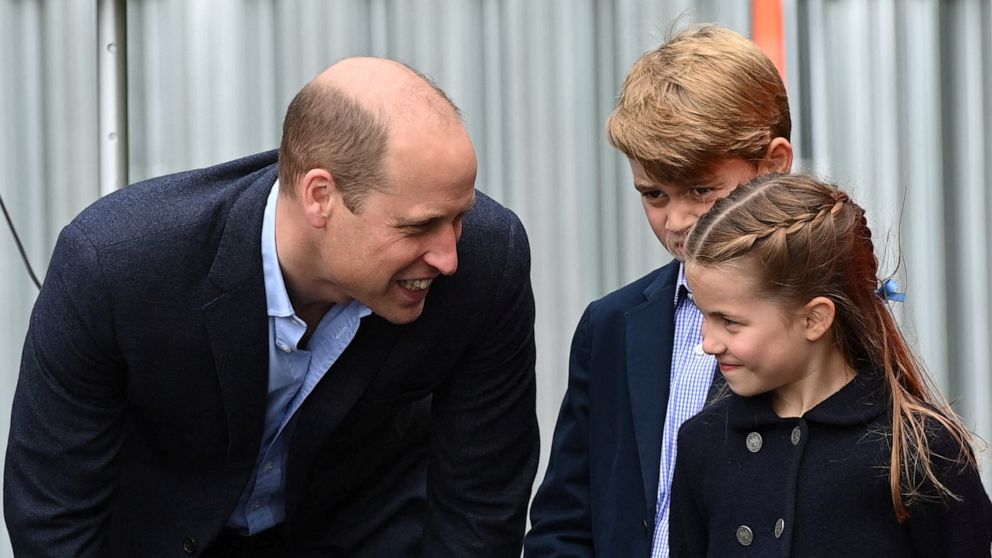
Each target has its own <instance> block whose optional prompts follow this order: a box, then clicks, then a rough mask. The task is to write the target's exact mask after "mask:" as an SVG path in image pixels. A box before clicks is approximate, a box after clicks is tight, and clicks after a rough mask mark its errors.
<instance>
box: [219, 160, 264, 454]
mask: <svg viewBox="0 0 992 558" xmlns="http://www.w3.org/2000/svg"><path fill="white" fill-rule="evenodd" d="M252 177H253V179H254V181H253V182H252V183H250V184H249V185H248V186H247V187H246V188H245V189H244V190H243V191H242V193H241V194H240V196H239V197H238V199H237V200H235V201H234V203H233V204H232V206H231V210H230V211H229V213H228V216H227V220H226V222H225V224H224V232H223V233H222V236H221V241H220V244H219V246H218V249H217V254H216V256H215V257H214V262H213V265H212V266H211V268H210V280H211V282H212V283H213V284H214V285H216V286H217V287H218V289H219V291H220V293H219V294H218V295H217V296H216V297H214V298H213V299H212V300H210V301H209V302H207V303H206V304H205V305H204V306H203V307H202V310H203V315H204V320H205V322H206V325H207V332H208V334H209V336H210V345H211V348H212V349H213V354H214V361H215V365H216V370H217V380H218V383H219V385H220V394H221V400H222V402H223V405H224V414H225V417H226V418H227V432H228V446H227V459H228V463H229V464H231V465H233V466H237V467H254V466H255V461H256V459H257V458H258V449H259V445H260V443H261V439H262V431H263V428H264V423H265V400H266V396H267V393H268V362H269V352H268V348H269V344H268V342H267V338H268V320H267V311H266V305H265V280H264V278H263V276H262V249H261V231H262V219H263V215H264V210H265V200H266V197H267V196H268V193H269V190H270V188H271V187H272V185H273V183H274V182H275V178H276V168H275V166H274V165H273V166H272V167H271V168H270V169H269V170H267V171H266V172H263V173H262V174H261V175H252Z"/></svg>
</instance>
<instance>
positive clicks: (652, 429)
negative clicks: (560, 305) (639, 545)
mask: <svg viewBox="0 0 992 558" xmlns="http://www.w3.org/2000/svg"><path fill="white" fill-rule="evenodd" d="M678 265H679V264H678V262H672V264H670V265H668V266H666V267H665V268H663V270H662V272H661V273H660V274H659V275H658V278H657V279H655V281H654V282H653V283H652V284H651V286H649V287H648V288H647V289H645V291H644V295H645V297H646V298H647V300H646V301H645V302H644V303H642V304H640V305H638V306H636V307H634V308H632V309H630V310H629V311H627V313H626V321H627V382H628V386H629V388H630V411H631V415H632V418H633V422H634V436H635V439H636V441H637V450H638V451H637V453H638V457H639V458H640V465H641V479H642V481H643V483H644V499H645V502H646V505H647V509H646V513H647V514H648V515H649V516H652V517H653V514H654V508H655V505H656V502H657V499H658V474H659V470H660V466H661V441H662V432H663V427H664V423H665V409H666V408H667V405H668V391H669V383H670V370H669V369H670V368H671V363H672V345H673V342H674V332H675V329H674V326H675V305H674V301H675V282H676V279H677V277H678V269H679V268H678Z"/></svg>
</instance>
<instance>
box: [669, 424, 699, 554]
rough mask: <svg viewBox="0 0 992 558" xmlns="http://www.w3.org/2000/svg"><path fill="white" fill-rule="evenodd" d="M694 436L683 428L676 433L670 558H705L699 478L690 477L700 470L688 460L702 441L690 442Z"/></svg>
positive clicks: (670, 525)
mask: <svg viewBox="0 0 992 558" xmlns="http://www.w3.org/2000/svg"><path fill="white" fill-rule="evenodd" d="M691 420H692V419H690V421H691ZM693 437H694V436H693V433H686V425H683V427H682V428H681V429H680V430H679V436H678V442H677V443H678V451H677V452H676V457H675V472H674V474H673V476H672V497H671V511H670V512H669V517H668V549H669V555H670V556H672V558H693V557H700V558H702V557H704V556H707V547H708V545H709V540H708V534H707V530H706V519H705V517H704V515H703V512H702V511H701V510H700V507H699V503H698V499H697V494H698V489H699V486H698V485H699V479H698V477H695V476H694V475H693V474H692V473H693V472H694V471H699V470H700V469H701V467H699V466H698V464H697V463H695V460H693V459H692V458H691V454H692V453H693V449H695V448H696V447H699V446H700V445H701V444H703V443H704V442H702V441H700V440H699V439H698V438H697V439H696V440H692V438H693Z"/></svg>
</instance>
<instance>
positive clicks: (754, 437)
mask: <svg viewBox="0 0 992 558" xmlns="http://www.w3.org/2000/svg"><path fill="white" fill-rule="evenodd" d="M761 444H762V439H761V434H758V433H757V432H752V433H750V434H748V435H747V439H746V440H745V441H744V445H746V446H747V451H749V452H751V453H758V452H759V451H761Z"/></svg>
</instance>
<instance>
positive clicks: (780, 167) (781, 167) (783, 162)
mask: <svg viewBox="0 0 992 558" xmlns="http://www.w3.org/2000/svg"><path fill="white" fill-rule="evenodd" d="M791 171H792V144H791V143H789V140H787V139H785V138H783V137H778V138H775V139H773V140H772V142H771V143H769V144H768V149H767V150H766V151H765V158H764V159H762V160H761V163H759V164H758V174H768V173H772V172H781V173H786V174H788V173H789V172H791Z"/></svg>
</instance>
